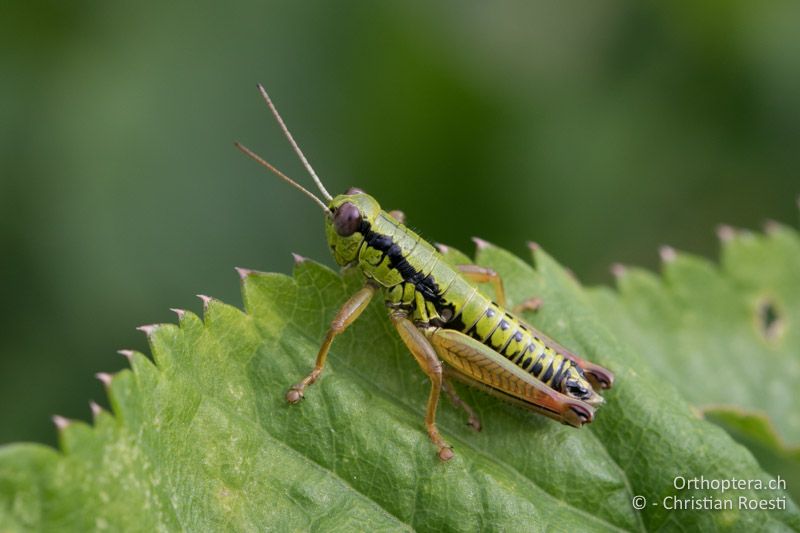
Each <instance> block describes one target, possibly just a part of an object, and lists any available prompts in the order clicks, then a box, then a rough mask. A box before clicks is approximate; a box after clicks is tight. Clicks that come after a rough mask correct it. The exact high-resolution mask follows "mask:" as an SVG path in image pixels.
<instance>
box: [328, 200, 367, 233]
mask: <svg viewBox="0 0 800 533" xmlns="http://www.w3.org/2000/svg"><path fill="white" fill-rule="evenodd" d="M360 226H361V213H360V212H359V210H358V208H357V207H356V206H354V205H353V204H351V203H350V202H345V203H343V204H342V205H340V206H339V209H337V210H336V213H335V214H334V215H333V229H335V230H336V233H338V234H339V236H341V237H349V236H350V235H352V234H353V233H355V232H356V231H358V228H359V227H360Z"/></svg>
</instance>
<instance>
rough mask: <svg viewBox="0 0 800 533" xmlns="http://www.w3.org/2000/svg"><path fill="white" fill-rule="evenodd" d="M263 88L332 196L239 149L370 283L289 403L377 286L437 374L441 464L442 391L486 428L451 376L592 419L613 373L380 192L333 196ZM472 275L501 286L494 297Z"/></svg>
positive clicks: (431, 414) (561, 417) (333, 329)
mask: <svg viewBox="0 0 800 533" xmlns="http://www.w3.org/2000/svg"><path fill="white" fill-rule="evenodd" d="M258 89H259V91H260V92H261V95H262V96H263V98H264V100H265V101H266V103H267V105H268V106H269V108H270V110H271V111H272V114H273V115H274V116H275V119H276V120H277V122H278V124H279V125H280V127H281V129H282V131H283V133H284V135H285V136H286V138H287V139H288V141H289V143H290V144H291V145H292V148H293V149H294V151H295V152H296V153H297V155H298V157H299V158H300V160H301V161H302V163H303V165H304V166H305V168H306V170H308V173H309V174H310V175H311V177H312V179H313V180H314V182H315V183H316V185H317V187H318V188H319V191H320V194H322V197H323V198H324V199H325V201H324V202H323V201H322V200H320V199H319V198H317V197H316V196H315V195H314V194H312V193H311V192H310V191H308V190H307V189H305V188H304V187H302V186H301V185H300V184H298V183H296V182H295V181H293V180H292V179H290V178H289V177H288V176H286V175H285V174H283V173H282V172H281V171H280V170H278V169H276V168H275V167H274V166H272V165H271V164H269V163H268V162H266V161H265V160H263V159H262V158H261V157H259V156H258V155H256V154H255V153H253V152H252V151H251V150H250V149H248V148H246V147H245V146H243V145H241V144H239V143H236V146H237V147H238V148H239V149H240V150H241V151H243V152H244V153H245V154H247V155H248V156H250V157H251V158H253V159H254V160H256V161H257V162H258V163H259V164H261V165H263V166H264V167H266V168H267V169H269V170H270V171H271V172H273V173H274V174H276V175H277V176H278V177H280V178H281V179H283V180H284V181H286V182H288V183H289V184H290V185H292V186H293V187H295V188H297V189H299V190H300V191H302V192H303V193H304V194H306V195H307V196H308V197H310V198H311V199H312V200H313V201H314V202H316V203H317V204H318V205H319V206H320V207H321V208H322V210H323V212H324V213H325V234H326V237H327V239H328V245H329V246H330V248H331V251H332V252H333V257H334V259H335V260H336V262H337V263H338V264H339V265H342V266H356V267H357V268H358V269H359V270H360V271H361V273H362V274H363V275H364V279H365V283H364V287H363V288H362V289H361V290H359V291H358V292H357V293H355V294H354V295H353V296H352V297H350V299H349V300H348V301H347V302H346V303H345V304H344V305H343V306H342V308H341V309H340V310H339V312H338V313H337V314H336V316H335V317H334V319H333V321H332V322H331V326H330V329H329V330H328V333H327V335H326V336H325V340H324V341H323V342H322V346H321V347H320V349H319V353H318V354H317V360H316V364H315V365H314V369H313V370H312V371H311V373H309V374H308V376H306V377H305V378H304V379H303V380H302V381H300V382H298V383H296V384H295V385H293V386H292V387H291V388H290V389H289V391H288V392H287V393H286V400H287V401H288V402H289V403H292V404H295V403H298V402H299V401H300V400H301V399H302V398H303V392H304V391H305V388H306V387H307V386H308V385H311V384H313V383H314V382H315V381H316V380H317V379H319V376H320V374H321V373H322V370H323V369H324V367H325V360H326V358H327V356H328V350H329V349H330V347H331V344H332V343H333V340H334V339H335V338H336V336H337V335H339V334H340V333H342V332H343V331H344V330H345V329H347V327H348V326H349V325H350V324H352V323H353V322H354V321H355V320H356V319H357V318H358V316H359V315H360V314H361V312H362V311H363V310H364V309H365V308H366V307H367V304H369V302H370V300H371V299H372V297H373V296H375V294H376V293H377V292H379V291H380V292H382V293H383V297H384V299H385V302H386V307H387V308H388V310H389V318H390V319H391V321H392V323H393V324H394V326H395V328H396V329H397V332H398V333H399V334H400V338H401V339H402V340H403V342H404V343H405V344H406V346H407V347H408V349H409V351H410V352H411V353H412V355H413V356H414V358H415V359H416V360H417V362H418V363H419V365H420V367H421V368H422V370H423V371H424V372H425V374H427V376H428V378H430V380H431V391H430V395H429V397H428V407H427V412H426V415H425V425H426V427H427V430H428V435H429V436H430V439H431V441H433V443H434V444H435V445H436V446H437V447H438V448H439V458H440V459H441V460H443V461H446V460H448V459H450V458H451V457H452V456H453V451H452V449H451V448H450V446H448V444H447V443H446V442H445V441H444V439H443V438H442V436H441V435H440V434H439V431H438V430H437V428H436V420H435V419H436V406H437V404H438V402H439V395H440V393H441V390H442V389H444V390H445V392H446V393H447V394H448V396H449V397H450V398H451V399H452V400H453V403H455V404H456V405H457V406H460V407H461V408H462V409H464V411H466V413H467V415H468V416H469V424H470V425H471V426H472V427H473V428H475V429H476V430H478V431H479V430H480V428H481V426H480V422H479V421H478V419H477V417H476V416H475V413H474V411H473V410H472V409H471V408H470V407H469V406H468V405H467V404H466V403H464V402H463V401H462V400H461V399H460V398H459V397H458V396H457V395H456V392H455V389H454V388H453V386H452V385H451V383H450V379H451V378H453V379H456V380H459V381H462V382H465V383H467V384H469V385H472V386H475V387H478V388H480V389H483V390H484V391H486V392H489V393H491V394H494V395H497V396H500V397H502V398H504V399H506V400H508V401H511V402H512V403H515V404H517V405H519V406H521V407H524V408H526V409H530V410H533V411H536V412H538V413H541V414H543V415H545V416H548V417H550V418H553V419H555V420H558V421H560V422H562V423H564V424H569V425H571V426H575V427H581V426H582V425H583V424H586V423H589V422H591V421H592V419H593V418H594V411H595V408H596V407H597V406H598V405H600V404H601V403H602V402H603V398H602V397H601V396H600V395H599V394H597V392H595V388H603V389H605V388H609V387H611V385H612V384H613V382H614V375H613V374H612V373H611V372H610V371H608V370H606V369H605V368H603V367H600V366H598V365H595V364H593V363H590V362H588V361H584V360H583V359H581V358H580V357H578V356H576V355H575V354H573V353H571V352H569V351H568V350H566V349H565V348H564V347H563V346H560V345H559V344H556V343H555V342H553V341H552V340H550V339H549V338H547V337H546V336H544V335H543V334H541V333H540V332H539V331H537V330H536V329H535V328H533V327H532V326H530V325H528V324H526V323H525V322H523V321H522V320H521V319H520V318H518V317H517V316H515V315H514V314H512V313H511V312H509V311H507V310H506V309H505V307H506V302H505V295H504V292H503V284H502V281H501V279H500V277H499V276H498V275H497V273H496V272H494V271H493V270H490V269H488V268H482V267H479V266H475V265H462V266H458V267H453V266H451V265H450V264H448V263H446V262H445V261H444V260H443V258H442V256H441V254H440V253H439V252H438V251H437V249H436V248H435V247H434V246H432V245H431V244H429V243H428V242H426V241H425V240H424V239H422V237H420V236H419V235H417V234H416V233H414V232H413V231H411V230H410V229H408V228H407V227H406V226H405V225H403V222H404V218H405V217H404V216H403V215H402V213H401V212H399V211H391V212H386V211H383V210H382V209H381V207H380V205H379V204H378V202H377V201H376V200H375V199H374V198H373V197H371V196H369V195H368V194H366V193H365V192H364V191H362V190H360V189H356V188H351V189H349V190H348V191H347V192H346V193H344V194H340V195H338V196H336V197H332V196H331V195H330V194H329V193H328V191H327V190H325V187H324V186H323V185H322V182H321V181H320V179H319V177H317V174H316V173H315V172H314V169H313V168H312V167H311V165H310V164H309V163H308V160H307V159H306V157H305V155H303V152H302V151H301V150H300V148H299V147H298V145H297V143H296V142H295V141H294V138H293V137H292V135H291V133H289V130H288V128H287V127H286V124H285V123H284V122H283V119H282V118H281V116H280V114H279V113H278V111H277V109H276V108H275V106H274V105H273V103H272V100H271V99H270V97H269V95H268V94H267V92H266V91H265V90H264V88H263V87H262V86H261V85H259V86H258ZM470 281H472V282H488V283H492V284H494V287H495V299H496V302H493V301H492V300H491V299H490V298H488V297H486V296H485V295H484V294H483V293H481V292H480V291H479V290H478V289H477V288H476V287H474V286H473V285H472V284H471V283H470Z"/></svg>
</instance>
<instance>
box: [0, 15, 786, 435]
mask: <svg viewBox="0 0 800 533" xmlns="http://www.w3.org/2000/svg"><path fill="white" fill-rule="evenodd" d="M798 58H800V3H798V2H796V1H790V0H784V1H780V0H778V1H775V2H770V3H768V4H767V3H757V2H737V1H725V2H721V1H713V2H671V3H655V2H633V1H623V0H603V1H597V0H592V1H582V2H570V3H553V2H529V1H518V2H503V3H497V2H492V3H489V2H440V3H436V4H433V3H429V2H382V3H370V2H337V3H327V2H302V3H299V2H297V3H290V2H270V3H261V2H249V3H235V4H234V3H226V4H225V5H221V4H220V5H212V4H211V3H195V2H185V1H184V2H169V3H166V2H135V3H131V2H128V3H122V2H119V3H116V2H98V1H83V2H80V1H75V2H69V3H66V2H63V3H62V2H55V1H53V2H49V3H48V2H36V3H24V2H17V3H3V6H2V7H0V166H1V168H2V170H1V171H0V172H1V173H0V257H1V258H2V259H0V274H2V281H0V287H2V306H0V330H1V331H2V335H0V443H4V442H9V441H17V440H35V441H43V442H50V443H52V442H54V440H55V431H54V430H53V429H52V427H51V423H50V415H51V414H53V413H59V414H62V415H65V416H68V417H72V418H83V419H88V418H89V409H88V406H87V401H88V400H89V399H90V398H94V399H96V400H98V401H100V402H101V403H102V402H104V401H105V394H104V393H103V391H102V388H101V386H100V384H99V383H97V382H96V380H95V379H94V378H93V374H94V373H95V372H97V371H113V370H117V369H119V368H122V367H124V366H125V362H124V360H123V358H122V357H120V356H118V355H116V354H115V351H116V350H117V349H119V348H136V349H141V350H144V349H145V348H146V343H145V339H144V336H143V335H142V334H141V333H138V332H136V331H135V330H134V327H135V326H137V325H140V324H146V323H152V322H159V321H173V320H174V316H173V315H172V314H171V313H170V312H169V311H168V310H167V308H168V307H187V308H190V309H193V310H196V311H197V310H199V309H200V308H201V303H200V301H199V300H197V299H196V298H195V297H194V294H196V293H205V294H209V295H212V296H215V297H218V298H222V299H225V300H227V301H229V302H231V303H234V304H236V305H240V298H239V283H238V278H237V276H236V274H235V272H234V271H233V267H234V266H245V267H250V268H254V269H258V270H268V271H280V272H289V271H290V269H291V257H290V252H292V251H294V252H298V253H301V254H303V255H306V256H309V257H312V258H314V259H317V260H320V261H324V262H326V263H328V264H331V261H330V259H329V257H328V252H327V250H326V246H325V242H324V237H323V233H322V221H321V218H320V215H319V212H318V211H317V208H316V207H315V206H314V205H313V204H312V203H311V202H309V201H308V200H307V199H305V198H304V197H303V196H301V195H300V194H298V193H297V192H296V191H293V190H292V189H290V188H289V187H288V186H286V185H285V184H283V183H280V182H278V181H277V180H276V179H274V178H272V177H270V176H269V175H267V174H266V173H264V172H262V171H261V170H260V169H259V168H258V167H257V166H256V165H255V164H254V163H253V162H252V161H249V160H247V159H246V158H245V157H244V156H242V155H241V154H240V153H238V152H237V151H236V150H235V149H234V148H233V145H232V142H233V140H235V139H239V140H241V141H243V142H245V143H246V144H248V145H250V146H251V147H252V148H254V149H256V150H257V151H258V152H260V153H262V154H263V155H265V156H266V157H267V158H268V159H269V160H270V161H272V162H273V163H275V164H276V165H277V166H278V167H280V168H283V169H285V170H286V171H287V172H289V173H290V175H292V176H295V177H296V178H298V179H299V180H301V181H302V182H303V183H308V182H309V181H308V178H307V177H306V176H305V175H304V174H303V172H302V169H301V167H300V165H299V164H298V163H297V161H296V160H295V159H294V157H293V153H292V152H291V150H290V148H289V146H288V145H287V144H286V142H285V141H284V140H283V138H282V137H281V135H280V132H279V130H278V128H277V126H276V125H275V124H274V122H273V121H272V119H271V118H270V116H269V114H268V112H267V110H266V108H265V106H264V105H263V102H262V101H261V100H260V98H259V96H258V94H257V92H256V89H255V83H256V82H262V83H264V84H265V85H266V86H267V88H268V89H269V90H270V92H271V94H272V96H273V98H274V100H275V101H276V103H277V104H278V106H279V108H280V109H281V111H282V113H283V114H284V118H285V119H286V120H287V122H288V123H289V125H290V127H291V128H292V130H293V132H294V134H295V136H296V138H297V139H298V141H299V142H300V144H301V145H302V146H303V148H304V150H305V151H306V153H307V154H308V155H309V157H310V159H311V161H312V162H313V164H314V165H315V167H316V169H317V171H318V172H319V173H320V175H321V176H322V177H323V179H324V180H325V181H326V183H327V185H328V188H329V189H331V191H332V192H337V191H343V190H344V189H346V188H347V187H349V186H359V187H362V188H364V189H366V190H367V191H368V192H370V193H372V194H374V195H375V196H376V197H377V198H378V199H379V200H380V201H381V202H382V203H383V205H384V207H386V208H401V209H403V210H404V211H405V212H406V214H407V215H408V218H409V222H410V224H411V225H412V226H413V227H415V228H417V229H419V230H420V231H421V233H422V234H423V235H424V236H425V237H426V238H428V239H429V240H433V241H438V242H444V243H447V244H451V245H453V246H456V247H458V248H461V249H463V250H465V251H471V250H472V244H471V243H470V241H469V238H470V236H472V235H479V236H481V237H483V238H485V239H487V240H489V241H492V242H494V243H496V244H499V245H501V246H503V247H505V248H508V249H510V250H512V251H514V252H516V253H518V254H522V255H526V254H527V251H526V250H525V247H524V243H525V241H526V240H530V239H533V240H536V241H538V242H539V243H541V244H542V245H543V246H544V247H545V248H546V249H547V250H548V251H549V252H550V253H552V254H553V255H555V256H556V257H557V258H558V259H559V260H561V261H562V262H563V263H565V264H566V265H568V266H569V267H571V268H572V269H573V270H574V271H575V272H576V274H577V275H578V277H579V278H581V279H582V280H583V281H586V282H588V283H608V282H610V280H611V276H610V274H608V266H609V264H610V263H611V262H614V261H620V262H623V263H636V264H641V265H645V266H648V267H651V268H657V266H658V261H657V253H656V250H657V246H658V245H659V244H663V243H669V244H671V245H673V246H675V247H677V248H679V249H684V250H689V251H692V252H696V253H700V254H703V255H705V256H710V257H712V256H714V255H715V254H716V250H717V243H716V237H715V235H714V227H715V226H716V225H717V224H718V223H720V222H726V223H730V224H733V225H737V226H745V227H755V228H758V227H760V226H761V224H762V223H763V221H764V220H765V219H768V218H773V219H776V220H779V221H783V222H787V223H790V224H795V223H796V219H797V211H796V206H795V195H796V194H797V193H798V192H800V180H798V169H799V168H800V150H799V148H800V143H799V142H798V141H800V60H799V59H798Z"/></svg>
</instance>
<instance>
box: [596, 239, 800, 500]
mask: <svg viewBox="0 0 800 533" xmlns="http://www.w3.org/2000/svg"><path fill="white" fill-rule="evenodd" d="M723 236H724V239H722V241H721V242H722V258H721V262H720V265H719V266H717V265H715V264H713V263H711V262H710V261H708V260H705V259H701V258H698V257H694V256H691V255H689V254H684V253H677V254H674V257H672V254H671V253H670V254H668V257H669V260H668V261H666V262H665V263H664V265H663V273H662V275H661V276H657V275H655V274H651V273H649V272H645V271H642V270H639V269H625V270H622V271H620V272H619V276H618V281H617V284H618V292H613V291H609V290H597V291H595V293H594V294H593V300H594V304H595V308H596V309H598V311H599V313H601V314H603V315H606V316H611V317H614V320H612V321H609V322H608V325H609V327H610V328H611V329H612V330H613V331H614V333H615V336H616V337H617V338H618V339H619V340H620V341H622V342H625V343H627V344H628V345H629V346H630V347H631V348H633V349H634V350H636V351H637V352H638V353H640V354H641V355H642V357H643V358H644V359H645V360H646V361H647V362H648V363H649V364H650V365H652V366H653V367H654V368H655V369H656V370H657V372H658V373H659V374H660V375H661V376H662V377H663V378H664V379H666V380H668V381H670V382H671V383H672V384H674V385H675V386H676V387H677V388H678V389H679V390H680V391H681V393H682V394H683V395H684V397H685V398H686V399H688V400H689V401H690V402H691V403H692V404H693V405H695V406H696V407H697V408H698V409H699V410H701V411H703V412H706V413H707V416H708V417H709V419H711V420H713V421H714V422H716V423H717V424H719V425H721V426H722V427H724V428H725V429H726V430H728V431H729V432H730V433H731V434H732V435H734V436H735V437H736V438H737V440H738V441H739V442H741V443H743V444H745V445H746V446H748V447H749V448H750V449H751V450H752V451H753V453H754V454H755V455H756V457H758V459H759V461H760V462H761V463H762V465H764V466H765V467H767V468H768V469H769V470H770V471H771V472H773V473H774V474H780V475H781V476H782V477H783V478H785V479H787V481H788V487H789V489H790V491H793V493H794V494H795V496H798V495H800V461H798V457H800V395H798V394H797V388H798V384H800V239H798V235H797V232H796V231H794V230H791V229H789V228H786V227H783V226H778V225H775V224H772V225H771V226H770V231H769V232H768V233H766V234H757V233H751V232H741V231H740V232H736V231H733V230H731V229H729V228H728V229H725V230H724V231H723Z"/></svg>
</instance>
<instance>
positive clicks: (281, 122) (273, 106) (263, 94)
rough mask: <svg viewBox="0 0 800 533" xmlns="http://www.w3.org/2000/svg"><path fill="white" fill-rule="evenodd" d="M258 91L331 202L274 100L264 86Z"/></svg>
mask: <svg viewBox="0 0 800 533" xmlns="http://www.w3.org/2000/svg"><path fill="white" fill-rule="evenodd" d="M258 90H259V91H260V92H261V96H263V97H264V101H265V102H267V105H268V106H269V109H270V110H271V111H272V114H273V115H274V116H275V120H277V121H278V124H279V125H280V127H281V129H282V130H283V134H284V135H286V138H287V139H288V140H289V144H291V145H292V148H294V151H295V153H296V154H297V157H299V158H300V161H302V163H303V166H304V167H306V170H307V171H308V173H309V174H311V178H312V179H313V180H314V183H316V184H317V187H318V188H319V192H321V193H322V197H323V198H325V199H326V200H328V201H330V200H331V199H332V198H333V197H332V196H331V195H330V193H329V192H328V191H327V190H325V186H324V185H322V181H321V180H320V179H319V177H318V176H317V173H316V172H314V169H313V168H312V166H311V164H310V163H309V162H308V159H306V156H305V155H304V154H303V151H302V150H301V149H300V147H299V146H297V143H296V142H295V141H294V137H292V134H291V133H289V128H287V127H286V123H285V122H284V121H283V119H282V118H281V115H280V113H278V109H277V108H276V107H275V105H274V104H273V103H272V99H271V98H270V97H269V95H268V94H267V91H266V89H264V86H263V85H261V84H260V83H259V84H258ZM326 209H327V208H326Z"/></svg>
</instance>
